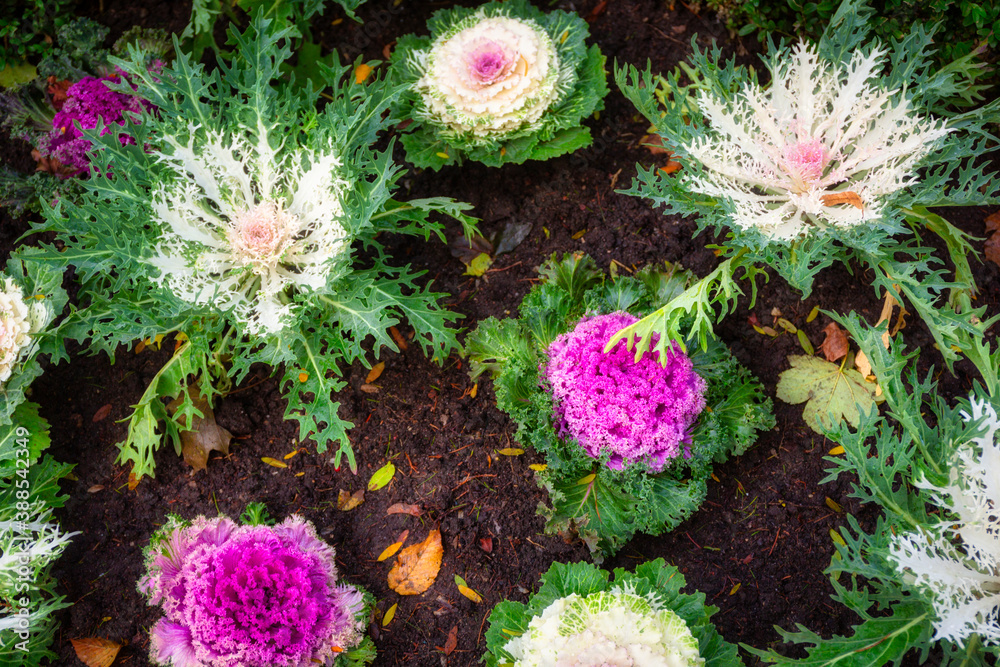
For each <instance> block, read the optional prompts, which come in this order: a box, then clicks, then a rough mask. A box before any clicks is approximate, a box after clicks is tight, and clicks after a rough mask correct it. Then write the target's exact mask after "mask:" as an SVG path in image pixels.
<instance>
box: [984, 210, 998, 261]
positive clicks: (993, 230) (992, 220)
mask: <svg viewBox="0 0 1000 667" xmlns="http://www.w3.org/2000/svg"><path fill="white" fill-rule="evenodd" d="M983 222H985V223H986V231H987V232H990V235H989V238H987V239H986V246H985V248H984V250H985V255H986V259H988V260H990V261H991V262H993V263H994V264H1000V233H998V232H1000V213H994V214H993V215H991V216H988V217H987V218H986V219H985V220H983Z"/></svg>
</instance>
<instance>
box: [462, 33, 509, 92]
mask: <svg viewBox="0 0 1000 667" xmlns="http://www.w3.org/2000/svg"><path fill="white" fill-rule="evenodd" d="M513 61H514V59H513V58H512V57H511V56H510V54H509V53H507V50H506V49H504V47H503V45H501V44H499V43H498V42H494V41H493V40H483V41H482V42H480V43H479V44H477V45H476V47H475V48H474V49H472V51H470V52H469V55H468V57H467V59H466V63H467V64H468V67H469V74H470V75H471V76H472V79H473V80H474V81H475V82H476V83H479V84H481V85H484V86H487V85H489V84H491V83H495V82H496V81H497V80H498V79H500V78H501V77H503V76H504V75H505V74H506V73H507V71H508V70H509V69H510V67H511V64H512V63H513Z"/></svg>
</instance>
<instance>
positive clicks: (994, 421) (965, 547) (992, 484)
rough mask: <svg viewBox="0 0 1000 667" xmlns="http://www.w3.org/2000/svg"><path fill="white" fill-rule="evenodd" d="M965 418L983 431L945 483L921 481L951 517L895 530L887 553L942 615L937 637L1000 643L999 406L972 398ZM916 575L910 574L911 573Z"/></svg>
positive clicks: (958, 641) (955, 463)
mask: <svg viewBox="0 0 1000 667" xmlns="http://www.w3.org/2000/svg"><path fill="white" fill-rule="evenodd" d="M970 405H971V409H970V411H969V412H967V413H963V416H964V417H965V419H966V421H971V422H974V423H977V424H979V425H980V426H979V429H980V433H979V435H977V436H976V437H974V438H972V439H971V440H970V441H968V442H966V443H963V444H962V445H961V446H960V447H959V449H958V450H957V451H956V454H955V459H954V461H953V462H952V465H951V468H950V470H949V471H948V482H947V484H944V485H941V486H938V485H936V484H934V483H932V482H930V481H928V480H927V479H926V477H924V478H921V479H920V480H918V481H917V483H916V484H917V486H919V487H920V488H922V489H924V490H926V491H929V492H931V494H932V496H933V499H934V501H935V504H936V505H937V506H938V507H940V508H941V509H942V510H943V511H944V512H946V513H947V516H950V517H953V518H951V519H947V518H942V520H939V521H937V522H936V523H932V524H930V525H928V526H924V527H922V529H921V530H919V531H911V532H908V533H901V534H898V535H893V538H892V543H891V546H890V550H889V558H890V560H892V561H894V562H895V563H896V564H897V566H898V567H899V568H900V570H902V571H903V572H904V574H903V579H904V580H905V581H907V583H909V584H910V585H911V586H913V587H915V588H917V589H919V590H920V591H921V592H923V593H924V594H925V595H926V596H927V597H928V598H929V599H930V601H931V604H932V605H933V608H934V613H935V616H936V617H937V619H936V620H935V621H934V630H935V632H934V639H948V640H949V641H952V642H955V643H956V644H959V645H962V644H965V643H966V642H967V641H968V639H969V638H970V637H971V636H973V635H977V636H978V637H979V639H980V640H981V641H982V642H983V643H984V644H990V645H993V646H996V645H998V644H1000V444H998V443H997V438H996V434H997V430H1000V418H998V417H997V412H996V408H995V407H994V406H992V405H990V404H988V403H987V402H986V401H985V400H983V399H977V398H976V397H973V398H972V399H971V402H970ZM911 577H912V579H911Z"/></svg>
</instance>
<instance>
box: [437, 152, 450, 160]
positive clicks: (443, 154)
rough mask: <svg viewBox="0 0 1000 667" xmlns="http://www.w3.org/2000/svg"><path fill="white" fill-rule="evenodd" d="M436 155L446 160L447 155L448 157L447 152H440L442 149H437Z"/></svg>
mask: <svg viewBox="0 0 1000 667" xmlns="http://www.w3.org/2000/svg"><path fill="white" fill-rule="evenodd" d="M437 156H438V157H439V158H441V159H442V160H447V159H448V157H449V155H448V154H447V153H444V152H442V151H438V153H437Z"/></svg>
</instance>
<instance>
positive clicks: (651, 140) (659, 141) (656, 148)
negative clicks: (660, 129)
mask: <svg viewBox="0 0 1000 667" xmlns="http://www.w3.org/2000/svg"><path fill="white" fill-rule="evenodd" d="M639 145H640V146H642V147H643V148H645V149H646V150H647V151H649V152H650V153H652V154H653V155H673V151H670V150H667V148H666V147H665V146H664V145H663V137H661V136H660V135H658V134H647V135H646V136H644V137H643V138H642V139H640V140H639Z"/></svg>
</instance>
